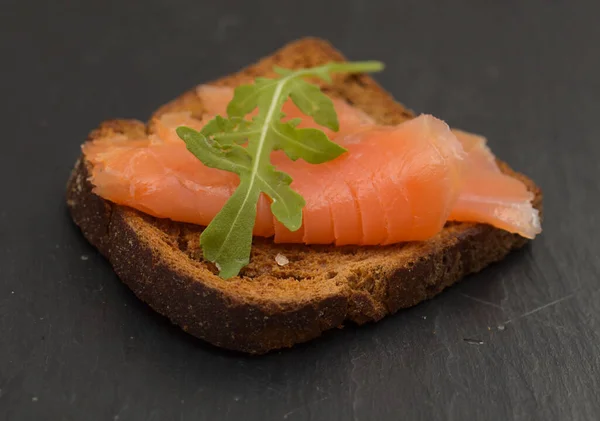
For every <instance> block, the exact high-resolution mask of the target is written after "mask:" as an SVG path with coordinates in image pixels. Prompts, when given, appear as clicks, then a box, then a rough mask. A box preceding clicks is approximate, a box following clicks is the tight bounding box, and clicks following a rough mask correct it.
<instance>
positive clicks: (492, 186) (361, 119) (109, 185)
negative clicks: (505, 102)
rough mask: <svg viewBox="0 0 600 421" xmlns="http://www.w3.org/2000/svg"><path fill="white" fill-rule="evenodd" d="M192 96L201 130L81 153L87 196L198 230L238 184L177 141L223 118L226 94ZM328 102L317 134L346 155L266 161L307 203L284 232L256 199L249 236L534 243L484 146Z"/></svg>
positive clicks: (445, 130) (113, 141) (164, 131)
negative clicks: (334, 121)
mask: <svg viewBox="0 0 600 421" xmlns="http://www.w3.org/2000/svg"><path fill="white" fill-rule="evenodd" d="M197 94H198V96H199V97H200V98H201V99H202V101H203V104H204V108H205V111H206V116H205V118H203V119H202V120H198V119H195V118H192V117H191V115H190V113H185V112H180V113H169V114H165V115H163V116H162V117H161V118H160V119H159V120H158V121H157V123H156V125H155V132H154V134H152V135H150V136H147V137H144V138H140V139H126V138H124V137H123V136H112V137H106V138H100V139H96V140H93V141H90V142H87V143H85V144H84V145H83V152H84V154H85V156H86V158H87V159H88V161H89V162H90V163H91V164H92V170H91V174H90V180H91V182H92V184H93V185H94V192H95V193H96V194H98V195H100V196H102V197H104V198H105V199H108V200H111V201H113V202H115V203H119V204H122V205H126V206H130V207H133V208H136V209H139V210H141V211H143V212H145V213H148V214H150V215H153V216H156V217H160V218H170V219H173V220H175V221H180V222H190V223H194V224H199V225H208V224H209V223H210V221H211V220H212V218H213V217H214V216H215V215H216V214H217V213H218V212H219V211H220V209H221V208H222V206H223V205H224V204H225V202H226V201H227V199H228V198H229V197H230V196H231V194H232V193H233V191H234V190H235V188H236V187H237V185H238V183H239V178H238V176H237V175H236V174H233V173H230V172H226V171H222V170H219V169H214V168H209V167H206V166H204V165H203V164H202V163H201V162H200V161H199V160H198V159H197V158H196V157H195V156H193V155H192V154H191V153H190V152H189V151H188V150H187V149H186V146H185V144H184V142H183V141H182V140H180V139H179V137H178V136H177V134H176V133H175V129H176V128H177V127H179V126H182V125H184V126H189V127H192V128H195V129H197V130H199V129H201V128H202V127H203V125H204V124H206V122H208V120H209V119H210V118H212V117H213V116H214V115H217V114H221V115H224V114H226V106H227V104H228V103H229V101H230V100H231V97H232V95H233V90H232V89H230V88H224V87H215V86H207V85H202V86H200V87H198V89H197ZM333 102H334V106H335V108H336V111H337V114H338V118H339V122H340V131H339V132H337V133H334V132H332V131H329V130H325V131H326V133H327V134H328V136H330V138H331V139H332V140H333V141H335V142H337V143H339V144H340V145H342V146H344V147H345V148H346V149H347V150H348V152H347V153H345V154H342V155H341V156H340V157H338V158H336V159H335V160H333V161H329V162H326V163H323V164H319V165H313V164H309V163H307V162H305V161H302V160H298V161H291V160H290V159H289V158H288V157H287V156H285V154H284V153H283V152H280V151H278V152H273V153H272V155H271V161H272V163H273V164H274V165H275V167H277V168H278V169H279V170H281V171H283V172H286V173H288V174H289V175H290V176H291V177H292V179H293V182H292V185H291V187H292V188H293V189H294V190H296V191H297V192H298V193H300V194H301V195H302V196H303V197H304V199H305V201H306V206H305V207H304V209H303V224H302V227H301V228H300V229H299V230H297V231H295V232H291V231H289V230H287V229H286V228H285V227H284V226H283V225H282V224H281V223H279V222H278V221H277V220H276V219H275V218H274V217H273V215H272V214H271V210H270V200H269V198H268V197H267V196H265V195H261V198H260V200H259V203H258V207H257V217H256V223H255V226H254V235H257V236H263V237H271V236H273V237H274V241H276V242H289V243H306V244H332V243H335V244H336V245H344V244H360V245H385V244H393V243H398V242H402V241H418V240H426V239H428V238H430V237H432V236H434V235H435V234H437V233H438V232H439V231H440V230H441V229H442V228H443V226H444V224H445V223H446V222H447V221H448V220H455V221H470V222H480V223H487V224H491V225H493V226H496V227H498V228H501V229H504V230H506V231H509V232H513V233H518V234H520V235H522V236H524V237H527V238H533V237H534V236H535V235H537V234H538V233H540V232H541V227H540V222H539V215H538V211H537V210H536V209H534V208H533V206H532V204H531V200H532V199H533V194H532V193H531V192H529V191H528V190H527V188H526V186H525V185H524V184H523V183H522V182H520V181H519V180H517V179H515V178H512V177H510V176H507V175H505V174H503V173H502V172H501V171H500V169H499V168H498V166H497V164H496V160H495V157H494V155H493V154H492V152H491V151H490V149H489V148H488V147H487V145H486V141H485V139H484V138H483V137H480V136H477V135H474V134H470V133H467V132H463V131H459V130H451V129H450V128H449V127H448V125H446V123H444V122H443V121H441V120H439V119H437V118H435V117H432V116H430V115H421V116H419V117H416V118H414V119H412V120H410V121H407V122H405V123H402V124H399V125H397V126H379V125H377V124H376V123H375V122H374V121H373V119H372V118H371V117H369V116H368V115H367V114H365V113H364V112H362V111H361V110H359V109H357V108H355V107H353V106H351V105H350V104H348V103H346V102H344V101H342V100H339V99H333ZM284 113H285V115H286V117H285V118H295V117H302V123H301V124H300V126H301V127H317V128H319V129H322V127H320V126H317V125H316V124H315V123H314V122H313V121H312V120H311V119H310V118H308V117H306V116H304V115H303V114H302V113H301V112H300V110H298V109H297V108H296V107H295V105H294V104H293V103H292V102H288V103H286V104H285V105H284Z"/></svg>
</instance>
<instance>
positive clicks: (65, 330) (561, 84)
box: [0, 0, 600, 421]
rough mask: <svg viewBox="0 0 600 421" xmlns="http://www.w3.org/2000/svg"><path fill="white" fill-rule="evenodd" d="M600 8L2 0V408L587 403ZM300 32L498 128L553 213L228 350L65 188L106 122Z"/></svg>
mask: <svg viewBox="0 0 600 421" xmlns="http://www.w3.org/2000/svg"><path fill="white" fill-rule="evenodd" d="M334 3H336V6H335V7H334ZM443 4H445V5H443ZM599 13H600V6H598V3H597V2H594V1H592V0H590V1H587V2H583V1H573V2H567V1H555V2H550V1H547V0H527V1H520V0H511V1H502V2H498V1H492V0H489V1H472V0H471V1H470V0H460V1H458V0H457V1H453V2H438V1H433V0H428V1H426V0H419V1H416V0H411V1H402V2H400V1H386V2H384V1H367V0H363V1H360V0H356V1H344V2H341V1H340V2H326V1H323V0H321V1H303V2H294V3H291V2H289V3H288V2H284V1H283V0H279V1H262V2H247V1H242V0H238V1H219V2H213V1H197V0H173V1H168V2H167V1H160V0H151V1H139V2H137V3H133V2H123V1H116V0H107V1H97V2H92V1H87V2H74V1H66V0H60V1H55V2H48V1H41V0H40V1H33V0H31V1H29V2H26V1H18V0H4V2H3V3H2V12H1V13H0V31H1V32H0V33H1V34H2V36H1V37H0V52H1V54H0V57H1V59H0V62H1V63H2V64H1V66H0V69H1V73H0V74H1V78H0V104H1V109H0V111H1V113H0V115H1V116H2V117H1V121H2V123H3V124H2V129H3V133H4V135H3V137H2V152H1V153H0V183H1V185H0V187H1V189H0V192H1V194H2V200H0V202H1V204H0V419H3V420H45V419H47V420H90V421H94V420H198V419H209V420H215V419H219V420H241V419H244V420H245V419H248V420H271V419H274V420H277V419H279V420H304V419H311V420H398V419H407V420H408V419H411V420H433V419H448V420H450V419H454V420H466V419H480V420H502V421H504V420H512V419H515V420H535V419H539V420H597V419H600V396H599V395H600V392H599V390H600V338H599V336H600V316H599V315H598V313H599V310H600V284H599V281H598V277H599V272H600V269H599V268H600V259H599V254H600V240H599V238H600V218H599V217H598V207H599V206H600V201H599V197H600V196H599V193H600V192H599V189H600V188H599V183H598V177H599V176H600V166H599V164H598V162H599V159H600V146H599V144H600V141H599V140H600V129H599V125H598V123H597V122H598V115H599V114H600V54H599V53H598V51H599V50H598V42H599V41H600V26H599V25H598V24H597V17H598V15H599ZM308 34H311V35H317V36H322V37H325V38H328V39H330V40H331V41H332V42H333V43H334V44H335V45H336V46H337V47H338V48H340V49H341V50H343V51H344V52H345V53H346V54H347V55H348V56H349V57H350V58H353V59H368V58H376V59H382V60H384V61H385V62H386V63H387V65H388V68H387V71H386V72H385V73H383V74H381V75H378V76H377V78H378V80H379V81H380V82H381V83H382V84H383V85H385V86H386V87H387V88H388V89H389V90H390V91H391V92H392V93H393V94H394V95H395V96H396V97H397V98H398V99H400V100H401V101H402V102H404V103H406V104H408V105H410V106H411V107H412V108H413V109H415V110H417V111H419V112H430V113H433V114H435V115H438V116H441V117H442V118H444V119H446V120H448V121H449V123H450V124H452V125H454V126H457V127H463V128H466V129H469V130H472V131H476V132H481V133H485V134H486V135H488V136H489V138H490V143H491V145H492V147H493V149H494V150H495V151H496V152H497V154H498V155H499V156H500V157H502V158H503V159H505V160H507V161H508V162H510V163H511V164H512V165H514V167H516V168H517V169H519V170H523V171H526V172H527V173H528V174H529V175H531V176H532V177H533V178H534V179H535V180H536V181H538V182H539V184H540V185H541V186H542V187H543V188H544V191H545V206H546V221H545V225H544V228H545V231H544V234H543V235H542V236H541V237H540V238H539V239H537V240H536V241H535V243H534V244H533V245H532V246H531V247H529V248H526V249H525V250H523V251H522V252H518V253H515V254H514V255H512V256H511V257H510V258H509V259H507V260H506V261H504V262H503V263H501V264H498V265H495V266H494V267H492V268H490V269H489V270H486V271H485V272H483V273H481V274H479V275H477V276H472V277H470V278H469V279H467V280H465V281H464V282H463V283H461V284H459V285H458V286H456V287H454V288H451V289H450V290H448V291H446V292H445V293H443V294H442V295H441V296H439V297H438V298H436V299H434V300H431V301H429V302H426V303H424V304H422V305H419V306H417V307H415V308H413V309H410V310H407V311H403V312H401V313H399V314H397V315H396V316H394V317H391V318H388V319H387V320H385V321H383V322H381V323H378V324H375V325H369V326H365V327H362V328H355V327H352V326H349V327H346V328H345V329H343V330H340V331H336V332H333V333H332V334H329V335H326V336H325V337H324V338H322V339H321V340H317V341H314V342H312V343H310V344H307V345H304V346H300V347H298V348H296V349H294V350H292V351H286V352H281V353H276V354H272V355H269V356H266V357H262V358H250V357H245V356H241V355H237V354H232V353H226V352H222V351H219V350H217V349H214V348H212V347H210V346H208V345H205V344H204V343H202V342H201V341H199V340H196V339H194V338H192V337H189V336H187V335H186V334H184V333H183V332H180V331H179V330H178V329H177V328H176V327H174V326H171V325H170V324H169V323H168V321H167V320H165V319H164V318H162V317H160V316H158V315H156V314H154V313H153V312H152V311H151V310H149V309H148V308H147V307H146V306H145V305H143V304H142V303H141V302H139V301H138V300H137V299H136V298H135V297H134V296H133V294H132V293H131V292H130V291H129V290H128V289H127V288H126V287H125V286H123V285H122V284H121V283H120V282H119V281H118V280H117V278H116V277H115V275H114V274H113V272H112V270H111V268H110V267H109V265H108V264H107V263H106V262H105V261H104V259H103V258H101V257H100V256H99V255H98V254H97V253H96V252H95V251H94V250H93V249H92V248H91V247H90V246H89V245H88V244H87V243H86V242H85V241H84V239H83V238H82V237H81V235H80V233H79V232H78V230H77V229H76V228H75V227H74V226H73V225H72V224H71V221H70V219H69V217H68V216H67V212H66V209H65V205H64V203H63V191H64V184H65V182H66V179H67V176H68V174H69V170H70V168H71V165H72V164H73V162H74V160H75V158H76V157H77V155H78V151H79V144H80V143H81V142H82V140H83V139H84V138H85V136H86V134H87V132H88V130H89V129H91V128H92V127H94V126H95V125H96V124H97V123H98V122H100V121H101V120H103V119H107V118H111V117H137V118H142V119H143V118H145V117H147V116H148V115H149V113H150V112H151V111H152V110H153V109H155V108H156V107H157V106H158V105H160V104H162V103H164V102H165V101H167V100H168V99H170V98H172V97H174V96H175V95H177V94H179V93H180V92H182V91H183V90H185V89H187V88H189V87H191V86H193V85H194V84H196V83H199V82H202V81H206V80H210V79H213V78H215V77H217V76H219V75H222V74H225V73H228V72H231V71H234V70H236V69H238V68H240V67H241V66H243V65H245V64H247V63H249V62H250V61H253V60H254V59H256V58H258V57H259V56H262V55H265V54H267V53H269V52H271V51H272V50H273V49H275V48H276V47H279V46H281V45H282V44H284V43H285V42H287V41H289V40H292V39H294V38H297V37H299V36H302V35H308ZM501 326H502V327H504V328H502V327H501ZM465 339H470V340H471V341H466V340H465Z"/></svg>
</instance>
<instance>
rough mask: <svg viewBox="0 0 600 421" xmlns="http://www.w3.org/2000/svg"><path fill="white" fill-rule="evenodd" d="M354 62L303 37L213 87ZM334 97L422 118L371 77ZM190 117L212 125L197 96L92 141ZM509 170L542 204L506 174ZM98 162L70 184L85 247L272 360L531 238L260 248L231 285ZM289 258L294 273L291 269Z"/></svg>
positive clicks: (148, 296) (147, 292)
mask: <svg viewBox="0 0 600 421" xmlns="http://www.w3.org/2000/svg"><path fill="white" fill-rule="evenodd" d="M331 60H335V61H343V60H344V57H343V56H342V55H341V54H340V53H339V52H337V51H336V50H335V49H334V48H333V47H332V46H331V45H329V44H328V43H327V42H325V41H322V40H318V39H313V38H307V39H302V40H299V41H296V42H293V43H291V44H288V45H287V46H285V47H283V48H282V49H281V50H279V51H277V52H275V53H274V54H273V55H271V56H269V57H266V58H264V59H262V60H261V61H259V62H258V63H257V64H254V65H251V66H249V67H247V68H245V69H243V70H241V71H240V72H238V73H236V74H232V75H230V76H226V77H224V78H222V79H219V80H217V81H215V82H213V83H214V84H216V85H223V86H236V85H238V84H240V83H243V82H249V81H251V80H253V79H254V78H255V77H256V76H267V75H271V74H272V68H273V65H275V64H277V65H279V66H282V67H290V68H299V67H309V66H315V65H319V64H323V63H325V62H328V61H331ZM324 90H325V91H326V92H327V93H328V94H330V95H332V96H337V97H340V98H344V99H346V100H347V101H348V102H350V103H351V104H354V105H355V106H357V107H359V108H360V109H362V110H364V111H365V112H367V113H368V114H370V115H371V116H372V117H373V118H375V119H376V120H377V121H378V122H379V123H382V124H397V123H400V122H402V121H405V120H407V119H409V118H411V117H412V116H413V114H412V113H411V112H410V111H409V110H407V109H406V108H404V107H403V106H402V105H400V104H398V103H397V102H395V101H394V100H393V98H392V97H391V96H390V95H389V94H388V93H386V92H385V91H384V90H383V89H381V88H380V87H379V86H378V85H377V84H376V83H375V82H374V81H373V79H371V78H370V77H368V76H366V75H343V76H337V77H335V78H334V82H333V83H332V84H331V85H329V86H324ZM173 111H190V112H191V113H192V114H193V115H194V116H196V117H201V116H202V114H203V104H202V102H201V100H200V99H199V97H198V96H197V95H196V94H195V90H192V91H190V92H187V93H185V94H183V95H182V96H181V97H179V98H177V99H175V100H174V101H172V102H170V103H168V104H166V105H165V106H163V107H162V108H160V109H159V110H158V111H157V112H156V114H155V115H154V116H153V117H152V119H151V121H150V122H149V123H148V125H144V123H142V122H139V121H135V120H112V121H107V122H104V123H102V124H101V125H100V127H99V128H97V129H96V130H94V131H93V132H91V134H90V135H89V139H94V138H98V137H101V136H106V135H109V134H117V133H120V134H124V135H126V136H129V137H131V138H135V137H139V136H145V135H146V134H147V133H151V132H152V129H153V121H155V119H157V118H158V117H159V116H160V115H161V114H164V113H167V112H173ZM500 165H501V168H502V170H503V171H504V172H505V173H507V174H510V175H512V176H514V177H516V178H518V179H520V180H522V181H523V182H524V183H526V185H527V187H528V188H529V189H530V190H531V191H532V192H534V193H535V202H534V205H535V206H536V207H537V208H538V209H541V204H542V195H541V192H540V190H539V188H538V187H536V186H535V184H534V183H533V182H532V181H531V180H529V179H528V178H526V177H525V176H523V175H521V174H518V173H515V172H513V171H512V170H511V169H510V168H509V167H508V166H507V165H506V164H503V163H500ZM88 174H89V163H88V162H86V160H85V157H83V156H82V157H81V158H80V159H79V160H78V161H77V164H76V165H75V168H74V170H73V173H72V175H71V177H70V179H69V182H68V186H67V203H68V207H69V209H70V211H71V215H72V217H73V220H74V221H75V223H76V224H77V225H78V226H79V227H80V228H81V230H82V231H83V234H84V235H85V237H86V238H87V239H88V240H89V241H90V242H91V243H92V244H93V245H94V246H95V247H97V248H98V250H99V251H100V252H101V253H102V254H103V255H104V256H106V258H107V259H108V260H109V261H110V263H111V264H112V266H113V268H114V270H115V272H116V273H117V275H118V276H119V277H120V278H121V279H122V280H123V282H125V283H126V284H127V285H128V286H129V287H130V288H131V289H132V290H133V291H134V292H135V294H136V295H137V296H138V297H139V298H140V299H142V300H143V301H145V302H146V303H148V304H149V305H150V306H151V307H152V308H153V309H154V310H156V311H157V312H159V313H161V314H163V315H165V316H167V317H168V318H169V319H171V321H173V322H174V323H176V324H177V325H179V326H180V327H181V328H183V330H185V331H186V332H189V333H191V334H192V335H194V336H197V337H199V338H202V339H204V340H206V341H208V342H210V343H212V344H214V345H217V346H220V347H224V348H228V349H232V350H238V351H243V352H249V353H256V354H261V353H265V352H268V351H270V350H274V349H278V348H283V347H290V346H292V345H294V344H296V343H300V342H305V341H308V340H310V339H313V338H316V337H317V336H319V335H321V333H322V332H324V331H326V330H328V329H332V328H335V327H338V326H340V325H342V324H343V323H344V322H346V321H352V322H355V323H358V324H363V323H366V322H371V321H377V320H380V319H381V318H383V317H384V316H386V315H388V314H392V313H395V312H397V311H398V310H399V309H401V308H406V307H410V306H414V305H415V304H417V303H419V302H420V301H422V300H425V299H427V298H431V297H433V296H434V295H436V294H438V293H440V292H441V291H442V290H443V289H444V288H446V287H448V286H450V285H452V284H453V283H455V282H457V281H458V280H460V279H461V278H462V277H464V276H465V275H467V274H469V273H473V272H477V271H479V270H481V269H483V268H484V267H485V266H487V265H488V264H490V263H492V262H495V261H498V260H500V259H502V258H503V257H504V256H506V254H507V253H508V252H510V251H511V250H513V249H516V248H519V247H521V246H523V245H524V244H525V243H526V240H525V239H524V238H522V237H520V236H518V235H513V234H510V233H508V232H506V231H503V230H500V229H496V228H493V227H491V226H488V225H482V224H470V223H449V224H447V226H446V227H445V228H444V229H443V231H442V232H441V233H439V235H437V236H436V237H434V238H432V239H431V240H429V241H426V242H413V243H404V244H396V245H392V246H386V247H360V246H345V247H334V246H306V245H283V244H274V243H273V242H272V241H271V240H269V239H262V238H256V239H255V240H254V243H253V247H252V256H251V263H250V264H249V265H248V266H247V267H246V268H244V269H243V270H242V272H241V274H240V276H239V277H235V278H232V279H228V280H223V279H221V278H219V277H218V276H217V275H216V269H215V267H214V265H213V264H211V263H208V262H205V261H204V260H203V259H202V253H201V251H200V249H199V244H198V237H199V233H200V232H201V231H202V227H199V226H194V225H190V224H183V223H176V222H172V221H169V220H164V219H157V218H153V217H151V216H148V215H145V214H143V213H141V212H138V211H136V210H133V209H131V208H128V207H124V206H119V205H116V204H113V203H111V202H109V201H106V200H104V199H102V198H100V197H98V196H96V195H95V194H94V193H92V185H91V184H90V182H89V181H88ZM278 254H282V255H283V256H285V257H287V259H288V260H289V263H288V264H286V265H283V266H280V265H279V264H278V263H277V262H276V260H275V257H276V256H277V255H278Z"/></svg>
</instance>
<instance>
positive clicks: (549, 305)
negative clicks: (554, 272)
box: [502, 293, 575, 326]
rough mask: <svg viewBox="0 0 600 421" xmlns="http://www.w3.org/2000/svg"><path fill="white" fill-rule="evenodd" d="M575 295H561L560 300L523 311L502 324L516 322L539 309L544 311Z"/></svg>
mask: <svg viewBox="0 0 600 421" xmlns="http://www.w3.org/2000/svg"><path fill="white" fill-rule="evenodd" d="M574 295H575V293H571V294H569V295H565V296H564V297H561V298H559V299H558V300H554V301H552V302H550V303H548V304H544V305H543V306H540V307H537V308H534V309H533V310H531V311H528V312H527V313H523V314H521V315H520V316H517V317H515V318H512V319H509V320H507V321H505V322H504V323H502V324H503V325H505V326H506V325H507V324H509V323H512V322H514V321H517V320H519V319H523V318H525V317H529V316H531V315H532V314H535V313H537V312H538V311H542V310H544V309H546V308H548V307H552V306H554V305H556V304H558V303H562V302H563V301H566V300H568V299H570V298H573V296H574Z"/></svg>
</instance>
